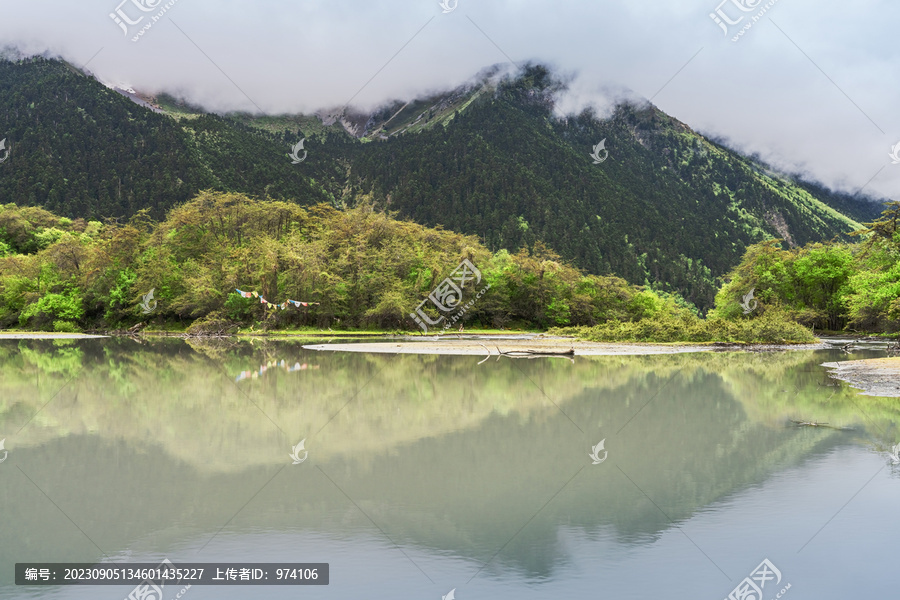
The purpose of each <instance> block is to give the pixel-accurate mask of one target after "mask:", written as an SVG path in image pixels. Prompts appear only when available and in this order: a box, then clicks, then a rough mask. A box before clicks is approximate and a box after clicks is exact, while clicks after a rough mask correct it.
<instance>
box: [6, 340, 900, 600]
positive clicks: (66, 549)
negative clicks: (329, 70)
mask: <svg viewBox="0 0 900 600" xmlns="http://www.w3.org/2000/svg"><path fill="white" fill-rule="evenodd" d="M879 355H880V354H878V353H876V352H868V353H866V352H861V353H858V354H856V355H852V356H849V357H848V356H847V355H844V354H837V353H834V352H830V351H819V352H811V351H800V352H787V353H768V354H752V353H703V354H682V355H675V356H649V357H592V358H581V357H578V358H576V360H575V361H574V363H573V362H570V361H569V360H566V359H540V360H512V359H506V358H504V359H503V360H500V361H497V360H495V359H493V358H492V359H491V360H489V361H487V362H486V363H484V364H481V365H478V364H477V363H478V361H479V360H481V359H480V357H452V356H414V355H403V356H386V355H362V354H335V353H321V352H319V353H317V352H313V351H307V350H303V349H302V348H301V344H300V343H299V342H297V341H290V342H275V341H259V340H256V341H254V342H253V343H251V342H249V341H232V342H218V343H209V342H203V343H194V342H185V341H183V340H159V341H143V342H142V343H140V344H138V343H136V342H134V341H131V340H120V339H101V340H83V341H50V340H41V341H35V340H4V341H0V439H3V438H5V439H6V443H5V447H6V450H7V451H8V452H9V454H8V457H7V460H6V461H4V462H3V463H0V507H2V516H0V519H2V528H0V598H54V599H69V598H72V599H76V598H77V599H87V598H90V599H92V600H93V599H100V600H105V599H109V600H116V599H122V598H125V597H126V596H127V595H128V593H129V590H130V589H131V588H130V587H85V586H79V587H53V588H36V587H17V586H15V585H14V576H13V567H14V564H15V563H16V562H37V561H54V562H95V561H128V562H159V561H160V560H161V559H162V558H165V557H168V558H169V559H170V560H172V561H173V562H175V563H176V564H177V563H179V562H215V561H221V562H242V561H250V562H267V561H268V562H328V563H330V565H331V571H330V574H331V575H330V576H331V583H330V585H328V586H327V587H326V586H323V587H303V588H299V589H298V588H296V587H283V588H276V587H254V588H239V587H221V586H215V587H213V586H205V587H201V586H194V587H192V588H191V589H190V590H188V591H187V592H186V593H185V594H184V595H183V597H184V598H188V599H189V600H202V599H206V598H210V599H211V598H216V599H238V598H266V599H267V598H273V599H274V598H298V597H304V598H322V599H345V598H346V599H350V598H366V599H381V598H385V599H387V598H391V599H396V598H401V599H406V598H422V599H434V600H438V599H440V598H441V596H443V595H446V594H447V593H448V592H449V591H450V590H451V589H454V588H455V590H456V591H455V597H456V598H458V599H459V600H468V599H477V598H484V599H487V598H490V599H507V598H508V599H516V600H525V599H532V598H535V599H536V598H552V599H555V598H567V599H574V598H585V599H587V598H591V599H594V598H601V597H610V598H617V599H629V598H635V599H642V600H643V599H648V598H654V599H655V598H666V599H682V598H684V599H691V600H697V599H702V598H708V599H709V600H721V599H722V598H726V597H727V596H728V595H729V593H730V592H731V591H732V590H733V589H734V588H735V587H736V586H738V584H739V583H740V582H741V580H742V579H744V578H745V577H747V576H749V575H750V574H751V571H753V570H754V568H755V567H756V566H757V565H759V564H760V563H761V562H762V561H763V559H768V560H769V561H771V562H772V564H773V565H775V566H776V567H777V568H778V570H779V571H780V572H781V581H780V582H779V583H778V585H777V586H776V584H775V582H772V581H770V582H768V583H767V584H766V587H765V588H764V593H763V598H765V599H766V600H769V599H770V598H775V597H776V594H777V593H778V592H779V591H780V590H781V589H783V588H784V587H785V586H786V585H787V584H790V589H788V590H787V593H785V594H784V595H783V596H782V597H783V598H787V599H788V600H794V599H796V600H800V599H813V598H815V599H822V598H842V599H846V598H895V597H898V596H897V594H898V592H897V586H898V584H900V569H898V567H897V560H898V559H897V557H898V553H897V547H898V541H900V467H898V466H893V465H892V464H891V459H890V458H889V457H888V454H889V451H890V449H891V446H893V445H894V444H896V443H897V442H898V441H900V431H898V428H897V426H898V423H900V400H897V399H886V398H872V397H867V396H862V395H859V393H858V392H856V391H854V390H852V389H850V388H848V387H847V386H846V385H844V384H841V385H839V386H834V385H833V382H832V381H831V380H829V379H828V377H827V376H826V374H825V371H824V369H823V368H821V367H820V366H819V365H820V364H821V363H822V362H826V361H834V360H845V359H847V358H865V357H875V356H879ZM281 361H284V363H283V365H282V363H281ZM264 366H267V368H265V369H261V367H264ZM254 373H255V375H254ZM790 419H798V420H806V421H810V420H817V421H820V422H828V423H829V424H830V425H833V426H837V427H842V428H845V429H832V428H825V427H819V428H811V427H793V426H790ZM303 439H305V440H306V441H305V447H306V450H308V452H309V454H308V458H307V460H306V461H304V462H303V463H301V464H298V465H294V464H292V459H291V458H290V456H289V454H290V453H291V448H292V446H294V445H295V444H297V443H298V442H299V441H300V440H303ZM601 440H605V441H604V447H605V449H604V450H602V451H599V453H598V456H599V457H600V458H603V457H604V456H605V457H606V460H604V461H603V462H601V463H600V464H592V463H593V461H592V459H591V458H590V457H589V454H590V453H591V448H592V447H593V446H595V445H596V444H598V443H599V442H600V441H601ZM607 453H608V454H607ZM0 457H2V453H0ZM180 589H181V588H180V587H172V586H169V587H167V589H166V596H165V600H170V599H171V598H174V597H175V595H176V594H177V593H178V592H179V591H180Z"/></svg>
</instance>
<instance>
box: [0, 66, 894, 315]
mask: <svg viewBox="0 0 900 600" xmlns="http://www.w3.org/2000/svg"><path fill="white" fill-rule="evenodd" d="M74 71H75V70H74V69H73V68H70V67H69V66H67V65H65V64H63V63H60V62H59V61H53V60H47V59H31V60H19V61H15V62H11V61H3V62H0V107H2V108H0V127H2V129H0V131H2V132H4V135H7V136H8V137H9V139H10V143H11V144H12V149H11V153H10V158H12V160H9V161H7V164H5V165H2V169H0V199H2V201H3V202H10V201H14V202H17V203H19V204H31V205H40V206H43V207H45V208H47V209H49V210H53V211H55V212H57V213H59V214H61V215H64V216H69V217H81V218H98V217H115V218H129V217H130V216H132V215H134V214H136V213H137V212H138V211H141V210H148V211H149V213H150V215H151V216H152V217H154V218H156V219H160V218H162V217H163V216H164V215H165V214H166V212H167V211H168V210H170V209H171V208H172V207H175V206H178V205H181V204H183V203H184V202H186V201H187V200H189V199H190V198H192V197H194V196H195V195H196V194H197V193H198V192H199V191H200V190H202V189H214V190H219V191H234V192H239V193H245V194H249V195H251V196H256V197H260V198H270V199H274V200H290V201H294V202H296V203H298V204H301V205H313V204H320V203H328V204H331V205H332V206H335V207H350V206H355V205H357V204H359V203H361V202H363V203H366V202H368V203H373V204H374V205H375V206H379V207H381V208H384V209H386V210H391V211H396V212H397V214H399V215H400V216H401V217H403V218H409V219H412V220H415V221H417V222H420V223H422V224H425V225H429V226H435V225H443V226H445V227H447V228H450V229H453V230H457V231H460V232H461V233H466V234H474V235H478V236H479V238H481V239H482V240H483V241H484V243H485V244H486V245H487V246H488V247H489V248H491V249H493V250H496V249H500V248H507V249H509V250H510V251H514V250H516V249H517V248H520V247H523V246H528V247H533V246H534V244H535V243H537V242H543V243H546V244H548V245H549V246H550V247H552V248H554V250H556V251H557V252H559V253H560V254H561V255H562V257H563V258H564V259H566V260H568V261H571V262H572V263H574V264H575V265H577V266H579V267H581V268H584V269H586V270H587V271H589V272H592V273H596V274H616V275H620V276H622V277H624V278H626V279H627V280H628V281H630V282H632V283H637V284H647V285H651V286H653V287H655V288H657V289H659V290H662V291H670V292H677V293H679V294H681V295H683V296H684V297H685V298H686V299H688V300H689V301H691V302H693V303H695V304H696V305H697V306H699V307H701V309H705V308H708V307H710V306H712V302H713V298H714V294H715V288H716V282H717V279H718V278H720V277H722V276H724V275H725V274H726V273H727V272H728V271H729V270H730V269H731V268H733V267H734V266H735V265H736V264H737V263H738V261H739V260H740V258H741V256H742V254H743V251H744V249H745V248H746V247H748V246H749V245H751V244H753V243H756V242H759V241H762V240H764V239H767V238H770V237H778V238H782V239H784V240H785V241H786V243H787V244H789V245H803V244H806V243H808V242H811V241H824V240H827V239H832V238H835V237H839V238H843V237H845V236H846V234H847V233H848V232H849V231H852V230H854V229H859V223H860V220H863V219H865V218H867V217H872V218H874V217H875V216H877V214H878V212H880V208H878V207H877V205H875V204H872V205H870V206H871V211H869V208H870V207H869V206H867V205H865V204H863V203H861V202H856V201H854V200H853V199H852V198H851V197H849V196H847V195H842V194H839V193H836V192H832V191H830V190H827V189H825V188H823V187H822V186H818V185H817V184H813V183H808V182H801V183H797V182H795V181H793V180H792V179H791V178H790V177H788V176H779V175H776V174H772V172H771V169H770V168H769V167H768V166H766V165H763V164H761V163H759V162H756V161H753V160H752V159H750V158H748V157H745V156H742V155H740V154H739V153H737V152H735V151H733V150H730V149H728V148H726V147H725V146H723V145H721V144H719V143H717V142H715V141H713V140H710V139H708V138H705V137H704V136H702V135H700V134H698V133H697V132H695V131H694V130H693V129H691V128H690V127H689V126H688V125H687V124H685V123H682V122H680V121H678V120H677V119H675V118H673V117H671V116H669V115H666V114H665V113H663V112H662V111H660V110H659V109H658V108H656V107H655V106H653V105H652V104H650V103H647V104H646V105H640V106H639V105H635V104H627V103H625V104H619V105H617V107H616V108H615V109H614V111H613V112H612V114H611V115H610V116H609V117H608V118H603V119H601V118H598V117H597V116H596V115H595V114H594V113H593V112H592V111H590V110H585V111H582V112H581V113H579V114H575V115H567V116H562V117H560V116H559V115H556V114H555V113H554V108H555V99H556V97H557V95H558V93H559V92H560V91H562V90H563V89H564V88H565V85H564V83H563V82H562V81H561V80H559V79H558V78H556V77H555V76H554V74H553V73H552V72H551V71H550V70H549V69H547V68H546V67H543V66H541V65H529V66H527V67H526V68H524V69H523V70H522V71H521V72H519V73H517V74H515V75H509V74H504V73H501V72H500V71H499V70H491V69H488V70H486V71H484V72H483V73H482V74H480V75H479V77H480V79H479V78H476V79H474V80H473V81H471V82H468V83H467V84H464V85H463V86H460V87H458V88H456V89H454V90H450V91H448V92H444V93H436V94H432V95H429V96H427V97H425V98H419V99H413V100H397V101H396V102H392V103H388V104H387V105H385V106H384V107H382V108H380V109H377V110H375V111H371V112H369V113H366V112H361V111H354V110H352V109H333V110H331V111H327V110H326V111H320V112H319V113H317V114H316V115H246V114H233V115H213V114H207V113H203V112H202V111H201V110H198V109H197V107H190V106H189V105H188V104H186V103H181V104H179V101H178V100H176V99H174V98H172V97H171V96H166V95H163V94H160V95H158V96H155V97H149V96H147V95H144V94H140V93H139V92H136V93H135V94H131V93H130V90H128V92H129V93H127V94H125V95H122V93H121V92H118V91H113V90H111V89H109V87H108V86H106V85H104V84H102V83H100V82H98V81H96V80H93V79H90V74H87V75H88V76H81V75H80V74H78V73H76V72H74ZM138 100H140V101H141V103H149V104H150V105H151V108H146V107H144V106H139V105H138V104H136V102H137V101H138ZM152 107H157V108H158V109H159V110H161V111H162V112H154V109H153V108H152ZM300 139H305V146H304V148H305V150H306V151H307V154H308V156H307V157H306V158H305V159H304V161H303V162H302V164H300V165H296V164H291V160H290V159H289V158H288V152H289V151H290V147H291V146H293V145H294V144H296V143H297V142H298V141H299V140H300ZM601 140H606V142H605V143H606V148H607V150H608V151H609V155H608V159H605V160H604V161H603V162H602V163H600V164H593V162H594V161H592V159H591V158H590V153H591V151H592V149H593V147H594V146H595V145H596V144H597V143H599V142H600V141H601ZM835 206H837V207H838V208H840V209H841V210H838V208H835ZM846 213H851V214H852V215H853V216H852V217H851V216H848V215H847V214H846ZM853 217H855V218H853Z"/></svg>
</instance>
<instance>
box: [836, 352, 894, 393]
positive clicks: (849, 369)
mask: <svg viewBox="0 0 900 600" xmlns="http://www.w3.org/2000/svg"><path fill="white" fill-rule="evenodd" d="M822 366H823V367H826V368H827V369H828V370H829V374H830V375H831V376H832V377H834V378H835V379H840V380H841V381H846V382H847V383H849V384H850V385H851V386H852V387H855V388H856V389H858V390H862V392H863V395H865V396H881V397H886V398H900V358H870V359H867V360H848V361H846V362H837V363H834V362H828V363H822Z"/></svg>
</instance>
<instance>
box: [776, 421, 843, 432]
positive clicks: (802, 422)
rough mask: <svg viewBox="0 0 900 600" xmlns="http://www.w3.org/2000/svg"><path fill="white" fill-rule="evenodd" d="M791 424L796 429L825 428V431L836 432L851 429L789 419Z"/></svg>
mask: <svg viewBox="0 0 900 600" xmlns="http://www.w3.org/2000/svg"><path fill="white" fill-rule="evenodd" d="M791 423H793V424H794V425H796V426H797V427H825V428H827V429H837V430H838V431H848V430H850V429H851V428H850V427H835V426H834V425H829V424H828V423H819V422H818V421H795V420H794V419H791Z"/></svg>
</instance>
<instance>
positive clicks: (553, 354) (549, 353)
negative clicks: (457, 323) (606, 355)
mask: <svg viewBox="0 0 900 600" xmlns="http://www.w3.org/2000/svg"><path fill="white" fill-rule="evenodd" d="M478 345H479V346H481V347H482V348H484V351H485V352H487V356H485V357H484V359H483V360H481V361H480V362H479V363H478V364H479V365H480V364H481V363H483V362H485V361H487V359H489V358H490V357H491V351H490V350H489V349H488V347H487V346H485V345H484V344H478ZM494 347H495V348H497V360H500V357H501V356H505V357H507V358H559V357H562V358H568V359H569V360H571V361H572V362H575V358H574V357H575V349H574V348H570V349H568V350H558V351H557V350H507V351H506V352H504V351H503V350H501V349H500V348H498V347H497V346H494Z"/></svg>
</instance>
